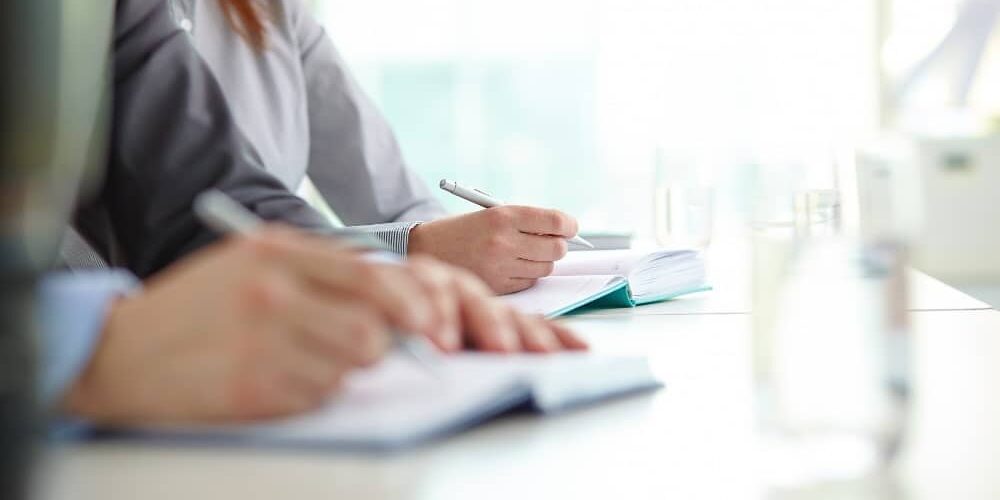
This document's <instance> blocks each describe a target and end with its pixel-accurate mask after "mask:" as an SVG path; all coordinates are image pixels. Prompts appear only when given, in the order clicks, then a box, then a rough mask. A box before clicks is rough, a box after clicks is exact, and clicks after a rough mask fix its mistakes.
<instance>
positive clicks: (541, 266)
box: [501, 259, 555, 280]
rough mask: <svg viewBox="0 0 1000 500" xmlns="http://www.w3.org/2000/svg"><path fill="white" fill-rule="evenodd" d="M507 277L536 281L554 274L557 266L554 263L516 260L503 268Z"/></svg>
mask: <svg viewBox="0 0 1000 500" xmlns="http://www.w3.org/2000/svg"><path fill="white" fill-rule="evenodd" d="M501 268H502V269H503V271H502V272H503V273H504V275H505V276H507V277H510V278H520V279H527V280H536V279H538V278H544V277H546V276H548V275H550V274H552V270H553V269H555V264H553V263H552V262H535V261H532V260H524V259H515V260H512V261H510V262H508V263H505V264H504V265H502V266H501Z"/></svg>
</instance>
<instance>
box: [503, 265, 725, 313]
mask: <svg viewBox="0 0 1000 500" xmlns="http://www.w3.org/2000/svg"><path fill="white" fill-rule="evenodd" d="M709 288H710V287H709V286H708V285H707V283H706V278H705V262H704V259H703V258H702V256H701V253H699V252H697V251H695V250H657V251H653V252H648V251H642V250H601V251H590V252H570V253H569V254H567V255H566V257H565V258H564V259H563V260H561V261H559V262H556V265H555V271H553V273H552V276H549V277H547V278H542V279H540V280H538V283H536V284H535V286H533V287H531V288H529V289H527V290H524V291H521V292H518V293H513V294H510V295H505V296H503V298H504V300H506V301H507V302H508V303H510V304H511V305H513V306H514V307H516V308H517V309H519V310H520V311H522V312H526V313H529V314H542V315H544V316H546V317H549V318H551V317H555V316H559V315H562V314H566V313H568V312H570V311H573V310H575V309H578V308H580V307H583V306H593V307H634V306H636V305H642V304H649V303H651V302H660V301H664V300H669V299H673V298H676V297H679V296H681V295H686V294H689V293H694V292H701V291H705V290H708V289H709Z"/></svg>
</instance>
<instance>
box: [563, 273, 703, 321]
mask: <svg viewBox="0 0 1000 500" xmlns="http://www.w3.org/2000/svg"><path fill="white" fill-rule="evenodd" d="M711 289H712V287H710V286H708V285H700V286H696V287H694V288H691V289H688V290H683V291H680V292H672V293H667V294H663V295H658V296H655V297H646V298H643V299H640V300H638V301H637V300H635V298H634V297H633V296H632V288H631V287H630V286H629V284H628V280H627V279H625V278H624V277H618V278H617V279H615V280H613V281H611V282H609V283H608V286H607V287H605V288H604V289H602V290H601V291H600V292H598V293H596V294H594V295H591V296H590V297H587V298H585V299H583V300H580V301H579V302H576V303H574V304H570V305H568V306H566V307H564V308H562V309H559V310H558V311H555V312H551V313H549V314H547V315H546V316H545V317H546V318H555V317H558V316H563V315H566V314H569V313H573V312H584V311H586V310H590V309H613V308H626V307H636V306H641V305H646V304H653V303H656V302H663V301H667V300H672V299H676V298H677V297H680V296H683V295H688V294H692V293H697V292H705V291H708V290H711Z"/></svg>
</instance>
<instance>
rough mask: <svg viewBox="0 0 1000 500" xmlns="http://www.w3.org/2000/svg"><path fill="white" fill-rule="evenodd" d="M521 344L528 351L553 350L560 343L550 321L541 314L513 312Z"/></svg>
mask: <svg viewBox="0 0 1000 500" xmlns="http://www.w3.org/2000/svg"><path fill="white" fill-rule="evenodd" d="M513 316H514V321H515V324H516V325H517V329H518V335H520V338H521V345H522V346H523V347H524V350H526V351H528V352H553V351H556V350H559V348H560V344H559V341H558V340H557V339H556V336H555V333H554V332H553V331H552V329H551V328H550V327H549V325H548V323H546V322H545V320H544V319H543V318H542V317H540V316H534V315H532V316H528V315H525V314H517V313H513Z"/></svg>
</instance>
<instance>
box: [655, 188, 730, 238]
mask: <svg viewBox="0 0 1000 500" xmlns="http://www.w3.org/2000/svg"><path fill="white" fill-rule="evenodd" d="M714 217H715V190H714V189H713V188H711V187H708V186H697V185H690V184H683V183H673V184H667V185H664V186H658V187H657V188H656V215H655V223H656V241H657V243H659V244H660V245H662V246H666V247H687V248H696V249H701V250H704V249H705V248H707V247H708V245H709V244H710V243H711V241H712V232H713V230H714Z"/></svg>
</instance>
